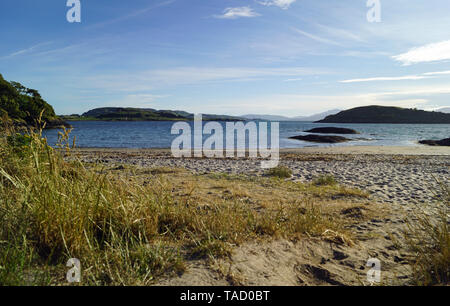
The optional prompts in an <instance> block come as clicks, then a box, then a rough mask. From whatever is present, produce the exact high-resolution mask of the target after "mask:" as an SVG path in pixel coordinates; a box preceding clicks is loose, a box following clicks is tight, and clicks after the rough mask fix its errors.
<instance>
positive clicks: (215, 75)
mask: <svg viewBox="0 0 450 306" xmlns="http://www.w3.org/2000/svg"><path fill="white" fill-rule="evenodd" d="M327 73H328V72H327V71H324V70H322V69H314V68H304V67H291V68H245V67H225V68H218V67H175V68H169V69H162V70H148V71H143V72H133V73H130V74H114V75H95V76H92V77H90V78H89V79H86V80H84V81H86V82H87V84H85V85H84V86H88V87H90V88H96V89H102V90H110V91H145V90H154V89H159V88H165V87H170V86H178V85H187V84H200V83H208V82H229V81H248V80H261V79H266V78H278V77H284V78H289V77H291V78H298V77H301V76H305V75H318V74H327Z"/></svg>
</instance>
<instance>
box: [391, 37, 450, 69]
mask: <svg viewBox="0 0 450 306" xmlns="http://www.w3.org/2000/svg"><path fill="white" fill-rule="evenodd" d="M392 58H393V59H395V60H396V61H399V62H402V63H403V65H411V64H417V63H423V62H435V61H443V60H449V59H450V40H446V41H441V42H438V43H433V44H428V45H425V46H421V47H417V48H413V49H411V50H409V51H408V52H406V53H402V54H399V55H395V56H393V57H392Z"/></svg>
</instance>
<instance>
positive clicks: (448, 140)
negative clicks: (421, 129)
mask: <svg viewBox="0 0 450 306" xmlns="http://www.w3.org/2000/svg"><path fill="white" fill-rule="evenodd" d="M419 143H420V144H424V145H429V146H447V147H448V146H450V138H445V139H441V140H420V141H419Z"/></svg>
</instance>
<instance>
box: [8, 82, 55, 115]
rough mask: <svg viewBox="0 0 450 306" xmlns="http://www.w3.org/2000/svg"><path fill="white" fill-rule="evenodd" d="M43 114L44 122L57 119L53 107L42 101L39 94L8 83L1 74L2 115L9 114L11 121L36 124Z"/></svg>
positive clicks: (18, 84) (33, 90) (16, 83)
mask: <svg viewBox="0 0 450 306" xmlns="http://www.w3.org/2000/svg"><path fill="white" fill-rule="evenodd" d="M42 111H44V112H43V115H42V119H43V121H46V122H50V121H52V120H55V119H56V115H55V111H54V109H53V107H52V106H51V105H50V104H48V103H47V102H45V100H44V99H42V97H41V95H40V94H39V92H38V91H37V90H35V89H30V88H27V87H25V86H23V85H22V84H20V83H18V82H8V81H6V80H5V79H4V78H3V76H2V75H1V74H0V115H1V114H2V113H6V114H8V116H9V117H10V118H11V119H14V120H16V121H21V122H24V123H27V124H34V123H35V120H36V119H37V118H39V115H40V113H41V112H42Z"/></svg>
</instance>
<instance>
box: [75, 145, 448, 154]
mask: <svg viewBox="0 0 450 306" xmlns="http://www.w3.org/2000/svg"><path fill="white" fill-rule="evenodd" d="M74 150H75V151H77V152H86V153H88V152H104V153H110V152H120V153H144V152H145V153H161V154H169V153H170V152H171V151H170V148H95V147H75V149H74ZM280 154H281V155H284V154H331V155H353V154H363V155H364V154H369V155H428V156H433V155H434V156H446V155H450V148H449V147H437V146H425V145H418V146H335V147H305V148H282V149H280Z"/></svg>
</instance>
